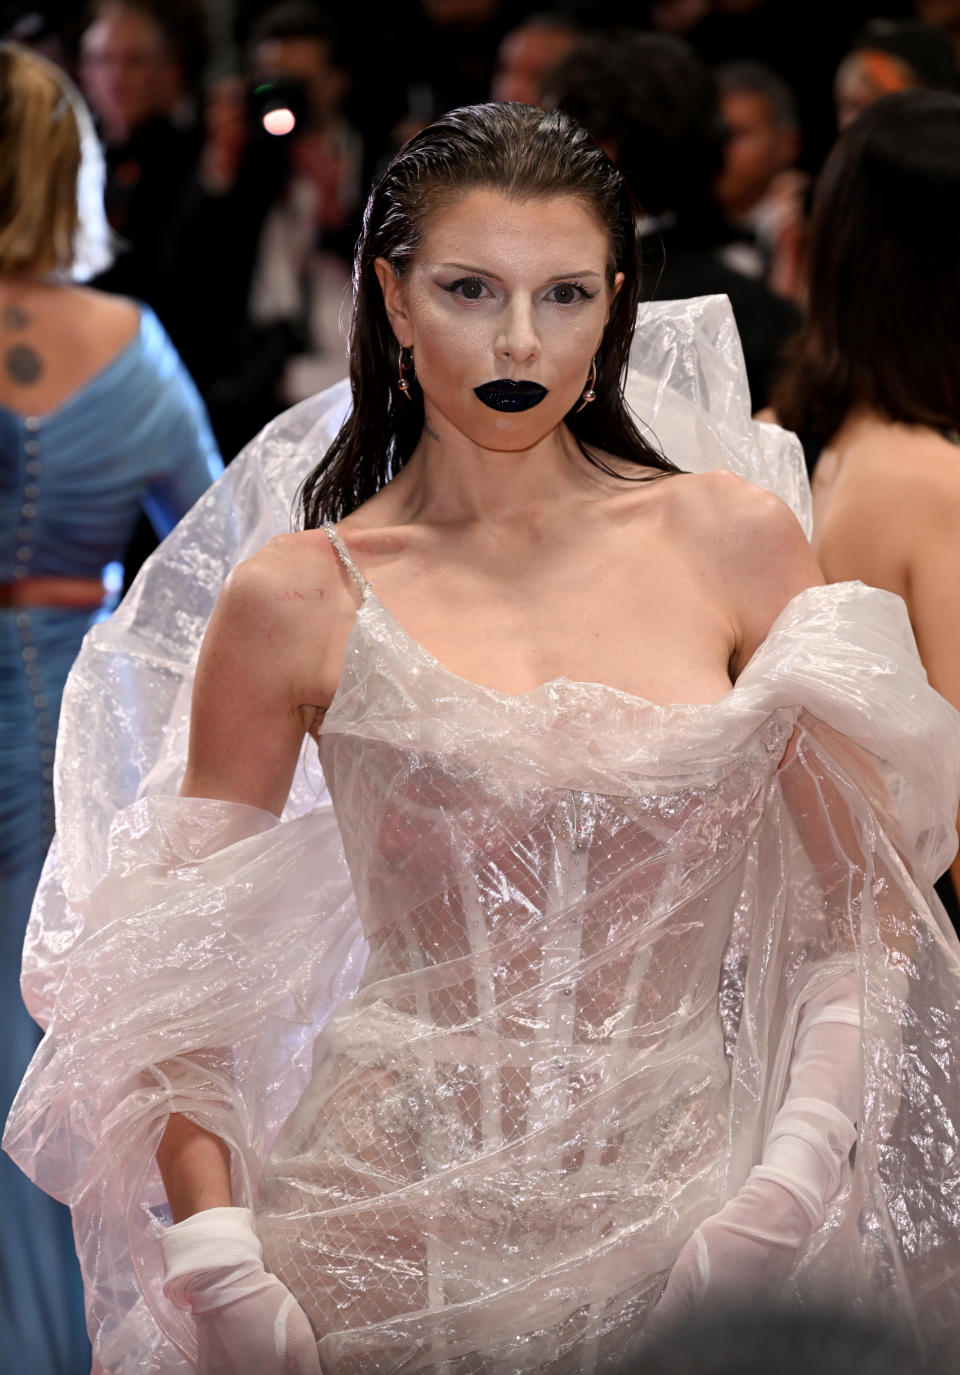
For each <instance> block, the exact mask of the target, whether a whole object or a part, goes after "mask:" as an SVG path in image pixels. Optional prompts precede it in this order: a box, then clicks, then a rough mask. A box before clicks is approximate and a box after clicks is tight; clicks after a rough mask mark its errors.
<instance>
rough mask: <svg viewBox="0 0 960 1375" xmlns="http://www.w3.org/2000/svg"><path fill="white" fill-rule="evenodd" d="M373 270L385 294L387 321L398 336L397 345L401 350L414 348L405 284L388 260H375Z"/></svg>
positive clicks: (384, 302)
mask: <svg viewBox="0 0 960 1375" xmlns="http://www.w3.org/2000/svg"><path fill="white" fill-rule="evenodd" d="M373 268H374V271H375V272H376V274H377V280H378V281H379V283H380V290H381V291H382V292H383V304H384V307H385V309H386V312H387V319H388V320H389V321H390V328H391V329H392V330H393V332H394V334H395V335H396V336H397V343H398V344H399V345H400V346H401V348H405V349H408V348H412V346H413V330H412V329H411V327H410V315H409V312H408V311H407V293H406V290H405V289H404V285H403V282H401V281H400V280H399V278H398V277H397V276H395V274H394V271H393V268H392V267H391V266H390V264H389V263H388V262H387V260H386V258H374V260H373Z"/></svg>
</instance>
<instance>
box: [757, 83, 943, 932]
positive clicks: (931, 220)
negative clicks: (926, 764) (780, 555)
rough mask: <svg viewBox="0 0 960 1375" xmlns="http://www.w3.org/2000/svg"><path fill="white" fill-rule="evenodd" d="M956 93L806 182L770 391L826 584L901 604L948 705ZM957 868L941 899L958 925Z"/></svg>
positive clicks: (902, 118)
mask: <svg viewBox="0 0 960 1375" xmlns="http://www.w3.org/2000/svg"><path fill="white" fill-rule="evenodd" d="M958 227H960V95H958V94H952V93H949V92H946V91H904V92H902V93H900V94H898V95H890V96H884V97H883V99H881V100H879V101H877V102H876V103H875V104H873V105H871V106H870V108H869V109H868V110H866V111H865V112H864V113H863V114H862V115H860V116H859V117H858V118H857V119H856V120H855V121H854V123H853V124H852V125H850V127H849V128H848V129H847V131H846V132H845V133H844V134H843V136H842V137H841V138H840V140H839V141H838V143H837V146H836V148H835V149H834V151H833V153H832V154H831V156H830V158H829V159H828V161H827V164H826V166H825V168H824V170H823V174H822V176H821V178H820V182H819V185H818V188H817V196H816V201H815V204H814V214H813V222H812V226H811V239H810V265H809V280H808V292H809V300H810V306H809V318H808V321H807V323H806V325H805V327H804V330H803V332H802V334H801V335H800V336H799V338H798V339H797V341H796V345H795V347H794V349H793V351H792V355H791V359H790V362H789V364H788V366H787V367H786V369H785V371H784V374H783V376H782V377H781V379H780V381H779V383H778V385H777V388H776V390H775V392H774V410H775V415H776V419H777V420H778V422H779V423H780V424H781V425H784V426H786V427H787V429H790V430H795V431H796V432H797V434H799V435H800V437H801V439H802V440H803V443H804V447H805V449H806V453H807V460H808V464H809V466H810V468H811V471H812V475H813V476H812V482H813V499H814V514H815V522H814V547H815V548H816V550H817V555H818V557H819V559H820V561H821V563H822V565H823V569H824V572H825V573H826V576H827V577H828V578H829V579H830V580H831V581H839V580H841V579H845V578H862V579H863V581H864V582H867V583H870V584H871V586H873V587H884V588H887V589H888V590H889V591H891V592H895V593H897V594H898V595H899V596H901V597H903V598H904V600H905V602H906V604H907V609H908V610H909V612H910V620H911V623H912V625H913V629H914V633H915V634H916V637H917V644H918V646H919V649H920V657H921V658H922V660H923V662H924V666H925V667H926V670H927V673H928V674H929V676H930V681H931V682H932V683H933V685H934V687H936V688H937V689H938V691H940V692H942V693H943V695H944V696H945V697H946V698H947V699H948V701H951V702H953V703H954V705H955V706H960V646H958V641H957V636H956V634H955V626H956V623H957V617H958V616H960V597H958V592H957V589H958V586H960V566H955V565H957V558H958V552H960V550H958V544H957V538H956V531H957V522H958V521H960V330H958V328H957V324H956V321H957V316H958V312H960V269H958V267H957V256H956V236H957V230H958ZM958 885H960V865H958V864H957V862H956V861H954V864H953V865H952V867H951V870H950V875H944V879H943V881H942V883H941V885H940V891H941V897H942V898H943V899H944V902H945V903H946V905H947V908H948V910H949V911H950V913H951V916H952V918H953V921H954V924H955V925H957V926H958V927H960V907H958V904H957V899H956V890H957V888H958Z"/></svg>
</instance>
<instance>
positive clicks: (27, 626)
mask: <svg viewBox="0 0 960 1375" xmlns="http://www.w3.org/2000/svg"><path fill="white" fill-rule="evenodd" d="M108 262H109V239H108V230H107V227H106V222H105V219H104V215H103V201H102V159H101V156H100V150H99V148H98V145H97V142H96V137H95V135H94V132H93V126H92V123H91V120H90V117H89V114H88V112H87V110H86V108H85V107H84V105H83V103H82V101H81V100H80V97H79V95H78V94H77V92H76V91H75V89H74V88H73V86H72V85H71V84H70V82H69V81H68V80H67V78H66V77H65V76H64V75H63V73H62V72H60V71H59V70H58V69H57V68H56V67H54V66H52V65H51V64H49V63H47V62H45V61H43V60H42V59H41V58H39V57H37V56H35V55H34V54H32V53H29V52H27V51H25V50H23V49H19V48H17V47H15V46H12V45H0V532H2V536H0V721H2V731H0V980H2V983H0V1036H2V1044H3V1055H2V1058H0V1120H2V1119H3V1118H5V1117H6V1114H7V1111H8V1110H9V1107H10V1103H11V1101H12V1099H13V1095H14V1092H15V1090H16V1087H17V1084H18V1083H19V1081H20V1078H21V1077H22V1074H23V1071H24V1068H25V1066H26V1064H27V1062H28V1061H29V1059H30V1057H31V1055H32V1053H33V1051H34V1049H35V1047H36V1043H37V1039H38V1034H39V1033H38V1031H37V1028H36V1026H35V1025H34V1023H33V1022H32V1021H31V1019H30V1017H29V1016H28V1015H27V1012H26V1010H25V1009H24V1007H23V1004H22V1002H21V999H20V994H19V988H18V980H19V972H20V957H21V948H22V944H23V934H24V928H25V925H26V921H27V916H28V913H29V910H30V904H31V901H32V898H33V893H34V889H35V888H36V885H37V881H38V879H39V876H40V871H41V868H42V865H43V861H44V856H45V854H46V850H47V847H48V845H49V842H50V838H51V837H52V835H53V831H54V806H53V783H52V780H53V751H54V741H55V736H56V730H57V717H58V712H59V705H60V697H61V693H62V690H63V684H64V681H65V679H66V676H67V672H68V671H69V668H70V665H71V664H72V662H73V660H74V658H75V656H76V654H77V651H78V650H79V648H80V642H81V640H82V639H83V636H84V634H85V633H86V631H87V629H88V627H89V626H90V625H91V624H92V623H93V622H94V621H95V620H97V619H99V618H101V617H102V616H103V615H104V614H105V612H106V611H107V610H109V593H108V591H107V589H106V587H105V584H104V570H105V568H106V566H107V565H109V564H110V563H111V562H114V561H116V560H118V559H119V558H121V557H122V555H123V553H124V550H125V548H126V545H127V543H128V541H129V539H130V536H131V534H132V532H133V528H134V526H135V524H136V521H137V518H138V515H139V512H140V510H141V508H142V509H144V510H145V511H146V513H147V515H148V516H149V518H150V520H151V522H152V523H153V525H154V527H155V529H156V531H157V533H158V535H159V536H161V537H163V536H164V535H166V534H167V533H168V532H169V531H170V530H171V529H172V527H173V526H174V524H175V523H176V522H177V520H178V519H179V518H180V516H181V515H183V514H184V513H185V512H186V511H187V510H188V509H189V508H190V507H191V506H192V505H193V503H194V502H195V501H196V500H197V499H198V497H200V495H201V494H202V493H203V492H204V491H205V490H206V488H207V487H208V486H209V484H210V482H211V481H212V480H213V479H214V478H215V477H216V476H217V474H218V472H219V471H220V469H221V466H222V465H221V462H220V458H219V455H218V453H217V450H216V446H215V443H214V441H213V438H212V435H211V432H210V429H209V426H208V423H207V417H206V414H205V412H204V409H203V405H202V402H201V401H200V399H199V396H198V395H197V392H196V389H195V388H194V386H193V384H192V382H191V380H190V378H189V376H188V374H187V372H186V371H185V369H184V367H183V365H182V363H181V362H180V359H179V357H178V356H177V353H176V351H175V350H174V348H173V346H172V344H171V343H170V341H169V339H168V338H167V336H166V334H165V333H164V331H163V328H162V326H161V325H160V324H159V322H158V320H157V319H156V317H155V316H154V315H153V313H152V312H151V311H149V310H148V309H145V308H143V307H141V306H139V305H136V304H134V303H133V302H131V301H127V300H122V299H119V298H113V297H109V296H107V295H105V294H103V293H100V292H94V291H91V290H88V289H85V288H83V287H81V286H78V285H77V284H76V283H77V282H79V281H83V280H85V279H86V278H88V277H89V276H91V275H92V274H93V273H94V272H96V271H98V270H100V269H102V268H103V267H105V266H106V265H107V263H108ZM0 1210H2V1216H3V1225H2V1228H0V1349H2V1350H4V1351H6V1352H14V1351H15V1352H16V1353H17V1360H18V1369H20V1370H23V1371H25V1372H26V1371H29V1373H30V1375H79V1372H85V1371H87V1370H89V1363H90V1353H89V1347H88V1345H87V1341H86V1337H85V1335H84V1329H83V1320H82V1307H81V1302H82V1301H81V1286H80V1275H79V1269H78V1266H77V1262H76V1259H75V1256H74V1251H73V1240H72V1234H71V1232H70V1222H69V1214H68V1213H67V1210H66V1209H64V1208H63V1207H62V1206H61V1205H60V1204H58V1203H55V1202H54V1201H53V1200H52V1199H50V1198H48V1197H46V1196H45V1195H44V1194H42V1193H41V1192H40V1191H39V1190H37V1189H35V1188H34V1186H33V1185H32V1184H30V1183H29V1182H28V1181H27V1180H26V1179H25V1178H24V1176H23V1175H21V1174H20V1172H19V1171H18V1170H17V1169H16V1168H15V1167H14V1166H13V1165H12V1164H11V1162H10V1161H9V1160H7V1159H6V1157H4V1158H2V1159H0Z"/></svg>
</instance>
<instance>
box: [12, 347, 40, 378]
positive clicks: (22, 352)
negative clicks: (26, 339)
mask: <svg viewBox="0 0 960 1375" xmlns="http://www.w3.org/2000/svg"><path fill="white" fill-rule="evenodd" d="M4 362H5V364H6V368H7V372H8V373H9V374H10V376H11V377H12V378H13V380H14V382H18V383H19V384H20V386H21V387H29V386H30V385H31V383H33V382H36V381H37V379H38V378H39V377H40V376H41V374H42V373H43V360H42V359H41V357H40V355H39V353H37V351H36V349H32V348H31V347H30V345H29V344H14V346H13V348H11V349H7V356H6V358H5V359H4Z"/></svg>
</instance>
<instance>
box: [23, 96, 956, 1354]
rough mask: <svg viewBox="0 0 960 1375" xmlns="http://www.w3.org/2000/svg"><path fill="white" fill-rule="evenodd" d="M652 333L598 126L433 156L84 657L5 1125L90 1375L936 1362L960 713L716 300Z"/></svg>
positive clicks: (494, 118)
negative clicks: (733, 1330) (847, 1343)
mask: <svg viewBox="0 0 960 1375" xmlns="http://www.w3.org/2000/svg"><path fill="white" fill-rule="evenodd" d="M639 296H640V282H639V273H638V264H637V245H636V236H635V212H634V206H633V201H632V198H631V196H630V193H629V189H628V187H627V184H626V182H625V179H624V178H623V176H622V175H621V174H620V172H619V171H618V170H617V168H616V167H615V166H614V164H613V163H612V162H611V161H610V160H609V158H608V157H607V156H606V154H605V153H603V152H602V151H601V150H600V149H598V148H597V147H596V145H595V144H594V143H592V142H591V141H590V139H589V137H588V135H587V133H586V132H585V131H584V130H583V129H582V128H581V127H579V126H578V125H576V124H575V123H574V122H573V121H572V120H571V119H570V117H569V116H567V115H565V114H563V113H560V112H556V111H554V112H551V113H545V112H544V111H543V110H541V109H537V108H533V107H530V106H526V105H520V104H485V105H479V106H474V107H467V108H462V109H458V110H453V111H451V112H450V113H448V114H446V115H445V116H443V117H442V118H441V119H439V120H437V121H436V122H435V123H434V124H432V125H431V126H429V127H428V128H426V129H424V130H422V131H421V132H420V133H419V134H417V135H416V136H415V137H413V138H412V139H411V140H410V141H409V142H408V143H407V144H406V145H405V147H404V148H403V149H402V150H401V151H400V152H399V154H398V155H397V156H396V158H395V159H394V160H393V162H392V163H391V164H390V166H389V167H388V168H387V169H386V171H385V173H384V175H383V177H382V178H381V179H380V180H379V181H378V183H377V184H376V185H375V187H374V189H373V191H372V193H371V196H370V199H369V202H368V205H367V211H366V216H365V221H364V231H363V235H362V238H361V241H360V244H359V248H358V252H357V257H356V262H355V304H354V314H353V322H352V330H351V336H350V368H351V371H350V380H349V384H346V383H345V384H343V385H340V386H338V387H335V388H334V389H332V390H331V391H329V392H326V393H322V394H320V395H319V396H318V397H315V398H312V399H309V400H307V401H305V402H303V403H301V405H300V406H298V407H296V408H295V409H294V410H292V411H290V412H288V413H286V414H285V415H283V416H280V417H278V418H277V420H276V421H274V422H273V423H272V424H271V425H270V426H269V427H268V428H267V429H266V431H265V432H264V433H263V434H262V435H261V436H260V438H259V439H258V440H257V441H256V442H255V443H254V444H253V445H252V446H251V447H250V448H249V449H248V451H247V452H246V453H245V454H243V455H241V456H240V457H239V459H238V460H237V461H236V463H235V464H233V465H231V467H230V468H229V469H228V470H227V473H226V475H225V476H224V478H223V479H222V480H221V482H220V483H219V484H218V485H217V487H215V488H214V490H213V492H212V493H211V494H209V495H208V496H207V497H205V498H204V500H203V501H202V502H201V503H200V506H199V507H198V509H197V511H196V513H195V515H194V516H193V517H192V518H188V520H187V523H186V525H181V526H180V527H179V528H178V530H176V531H175V532H174V533H173V535H172V536H171V538H170V540H169V541H167V542H166V543H165V544H164V546H163V547H162V548H161V550H160V551H159V552H158V554H157V555H156V556H155V557H154V559H153V560H152V561H151V563H150V564H149V566H148V567H147V569H146V570H145V571H144V574H143V576H142V579H141V581H140V582H139V583H138V585H137V587H136V588H135V590H134V594H133V595H132V596H131V597H130V598H129V599H128V600H127V602H125V603H124V605H123V606H122V607H121V608H120V609H119V610H118V612H117V613H116V616H115V617H114V619H113V621H112V622H111V623H110V624H109V626H107V627H104V629H103V631H102V632H101V633H100V634H97V633H96V632H95V633H94V634H93V635H92V636H90V637H88V640H87V644H86V647H85V650H84V652H83V654H82V655H81V658H80V661H79V663H78V665H77V667H76V668H75V670H74V672H73V674H72V675H71V679H70V682H69V684H68V688H67V693H66V696H65V704H64V715H63V725H62V728H61V734H60V740H59V745H58V751H59V752H58V790H59V791H58V803H59V804H60V835H59V841H58V849H57V856H56V859H55V860H54V861H53V862H51V863H50V864H49V865H48V866H47V870H46V873H45V878H44V882H43V884H42V887H41V890H40V894H39V896H38V900H37V904H36V906H35V909H34V920H33V922H32V924H31V928H30V933H29V937H28V941H27V945H26V948H25V953H24V981H23V986H24V990H25V996H26V998H27V999H28V1001H29V1004H30V1007H31V1009H32V1010H33V1011H34V1013H35V1015H36V1016H37V1018H38V1019H39V1020H40V1021H41V1022H43V1023H44V1024H45V1025H47V1027H48V1032H47V1035H46V1037H45V1039H44V1043H43V1048H42V1050H41V1051H40V1052H39V1053H38V1055H37V1056H36V1057H35V1059H34V1061H33V1064H32V1065H31V1068H30V1070H29V1071H28V1073H27V1076H26V1077H25V1079H24V1083H23V1086H22V1088H21V1090H20V1093H19V1095H18V1098H17V1101H16V1103H15V1105H14V1109H13V1111H12V1113H11V1116H10V1120H9V1123H8V1126H7V1130H6V1134H5V1138H4V1139H5V1145H6V1149H7V1150H8V1151H9V1152H10V1153H11V1154H12V1155H13V1156H14V1158H15V1159H16V1160H17V1161H18V1162H19V1163H20V1164H21V1165H22V1166H23V1167H24V1168H25V1169H27V1170H29V1171H30V1172H31V1173H32V1174H33V1175H34V1177H35V1178H36V1179H37V1180H38V1181H39V1182H40V1183H41V1184H42V1185H43V1186H44V1187H46V1188H48V1189H49V1190H51V1191H52V1192H54V1193H56V1194H58V1195H59V1196H60V1197H62V1198H66V1199H69V1201H70V1202H71V1204H72V1207H73V1216H74V1227H75V1231H76V1236H77V1242H78V1247H79V1250H80V1254H81V1258H82V1260H83V1263H84V1270H85V1275H86V1280H87V1301H88V1307H89V1312H90V1315H91V1328H92V1331H93V1332H94V1336H95V1342H96V1348H97V1359H98V1361H99V1363H100V1367H99V1368H101V1369H103V1370H105V1371H110V1372H111V1375H114V1373H115V1372H120V1375H126V1372H127V1371H133V1370H135V1371H136V1372H137V1375H168V1373H169V1372H171V1371H177V1372H182V1373H183V1375H187V1372H202V1375H228V1372H229V1375H235V1372H237V1371H246V1370H250V1371H254V1370H255V1371H257V1372H258V1375H317V1372H318V1371H320V1370H322V1371H324V1372H325V1375H359V1372H363V1375H377V1373H378V1372H379V1373H380V1375H386V1372H388V1371H390V1372H403V1371H409V1372H413V1371H420V1372H429V1375H467V1372H473V1373H474V1375H478V1373H479V1372H481V1371H484V1372H490V1371H503V1372H507V1371H509V1372H511V1375H567V1373H568V1372H570V1373H571V1375H572V1373H573V1372H577V1375H600V1373H601V1372H606V1371H610V1370H611V1369H613V1368H615V1366H616V1364H617V1363H618V1362H620V1361H621V1360H622V1359H624V1358H625V1357H626V1356H627V1355H628V1354H629V1353H630V1352H631V1350H632V1349H633V1347H634V1345H635V1343H636V1342H637V1340H638V1339H641V1338H646V1339H650V1340H652V1339H653V1338H655V1336H656V1334H657V1332H658V1330H659V1331H661V1332H662V1331H664V1330H666V1329H667V1328H668V1327H670V1326H672V1325H673V1324H675V1323H677V1322H685V1321H687V1320H688V1318H689V1317H690V1316H691V1315H694V1314H696V1312H698V1311H699V1310H700V1308H701V1307H704V1306H709V1305H712V1304H713V1303H723V1302H726V1301H728V1300H729V1299H731V1297H733V1296H735V1295H737V1296H750V1297H751V1298H753V1299H756V1298H757V1297H758V1296H762V1295H764V1294H766V1295H768V1296H769V1295H775V1296H778V1297H781V1298H788V1297H790V1296H795V1295H797V1294H799V1293H801V1292H806V1291H807V1290H809V1289H811V1288H812V1289H818V1288H819V1289H828V1290H829V1291H830V1292H831V1293H834V1294H837V1293H841V1292H842V1293H843V1294H844V1296H845V1298H846V1301H847V1302H849V1303H851V1304H854V1305H856V1304H862V1303H865V1302H868V1301H872V1302H876V1303H879V1304H882V1305H883V1306H885V1307H886V1308H887V1309H889V1310H890V1311H891V1312H892V1313H893V1312H895V1313H899V1314H902V1315H903V1316H904V1317H906V1318H907V1319H909V1320H911V1321H915V1322H917V1324H918V1326H919V1328H920V1330H921V1331H922V1332H923V1334H924V1340H926V1341H934V1340H937V1339H938V1338H939V1337H940V1336H947V1337H952V1338H953V1340H956V1337H957V1335H958V1327H960V1318H958V1313H960V1302H958V1301H960V1259H958V1257H957V1252H956V1244H955V1243H956V1221H957V1213H956V1200H955V1193H952V1192H951V1190H952V1188H953V1186H954V1184H955V1179H954V1164H953V1157H952V1143H953V1141H954V1140H955V1139H956V1135H957V1133H958V1132H960V1048H958V1046H957V1044H956V1041H955V1040H954V1039H951V1038H950V1037H949V1036H948V1035H947V1034H946V1033H945V1029H944V1017H945V1011H944V1010H945V1009H951V1015H952V1011H953V1010H955V1008H956V1006H957V1005H958V1002H960V947H958V945H957V942H956V940H955V938H953V937H952V934H951V933H950V931H949V927H948V926H947V925H946V921H945V918H944V916H943V912H942V909H941V908H940V906H939V903H938V902H937V899H936V897H935V895H934V893H933V890H932V882H933V879H934V878H935V877H936V875H937V874H939V873H940V872H941V871H942V869H943V868H944V867H945V866H946V864H947V863H948V862H949V860H950V858H951V857H952V855H953V854H954V852H955V850H956V843H957V840H956V832H955V826H954V818H955V815H956V809H957V802H958V795H960V716H958V714H957V713H956V712H955V711H954V710H953V708H952V707H950V705H949V704H948V703H947V702H945V701H944V700H943V699H942V698H941V697H939V696H938V695H937V694H936V692H935V691H934V690H933V689H932V688H931V687H930V686H929V685H928V684H927V682H926V680H925V677H924V674H923V670H922V668H921V666H920V663H919V660H918V658H917V655H916V651H915V647H914V645H913V642H912V638H911V634H910V628H909V624H908V621H907V618H906V614H905V611H904V608H903V604H902V603H901V602H900V601H899V600H898V599H897V598H896V597H892V596H890V595H889V594H887V593H884V592H879V591H875V590H872V589H867V588H865V587H863V586H862V585H860V584H848V585H841V586H835V587H827V586H825V585H824V584H823V580H822V577H821V574H820V571H819V568H818V567H817V564H816V561H815V559H814V557H813V554H812V551H811V549H810V546H809V544H808V542H807V539H806V538H805V535H804V528H805V526H806V527H808V526H809V514H810V512H809V490H808V488H807V486H806V482H805V473H804V471H803V466H802V457H801V454H800V451H799V447H798V445H797V444H796V441H795V440H794V439H793V437H791V436H788V435H786V434H785V433H784V432H783V431H779V430H777V429H776V428H774V427H769V426H763V425H760V424H757V423H755V422H753V421H752V420H751V419H750V410H749V399H748V395H747V389H746V384H745V380H744V377H743V372H742V357H741V354H740V349H739V343H738V341H737V337H736V331H735V328H734V326H733V321H732V317H731V314H730V311H729V307H728V304H727V302H726V301H724V300H722V299H718V298H709V299H707V300H699V301H684V302H679V303H670V304H644V305H643V306H642V307H641V308H640V310H639V315H638V303H639ZM654 434H655V435H657V437H658V440H659V444H654V442H653V440H652V436H653V435H654ZM660 444H662V446H663V447H662V448H661V447H659V445H660ZM719 469H732V470H733V471H718V470H719ZM778 492H779V493H782V494H783V497H782V498H781V496H779V495H777V493H778ZM292 505H295V506H296V510H297V513H298V517H299V519H298V525H299V528H298V529H297V530H296V531H294V532H293V533H291V532H290V531H289V528H288V521H289V517H290V512H291V506H292ZM791 508H792V509H791ZM905 1067H909V1068H908V1069H905ZM854 1145H855V1146H856V1150H854V1149H853V1148H854ZM921 1222H922V1225H920V1224H921Z"/></svg>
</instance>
